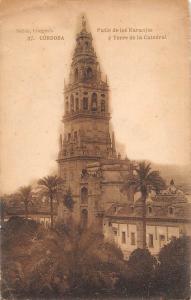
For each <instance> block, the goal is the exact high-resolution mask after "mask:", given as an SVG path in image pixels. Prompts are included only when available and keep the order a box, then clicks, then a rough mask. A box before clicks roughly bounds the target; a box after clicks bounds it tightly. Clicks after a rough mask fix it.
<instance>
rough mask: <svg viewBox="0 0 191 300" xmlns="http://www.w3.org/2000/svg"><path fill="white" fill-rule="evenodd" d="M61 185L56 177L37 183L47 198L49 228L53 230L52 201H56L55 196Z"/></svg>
mask: <svg viewBox="0 0 191 300" xmlns="http://www.w3.org/2000/svg"><path fill="white" fill-rule="evenodd" d="M62 183H63V180H62V178H60V177H58V176H56V175H55V176H47V177H44V178H42V179H40V180H39V181H38V185H39V186H40V189H41V192H42V194H43V195H45V196H47V197H48V198H49V202H50V224H51V228H53V223H54V207H53V200H54V199H56V195H57V194H58V193H59V192H60V190H59V188H60V186H61V184H62Z"/></svg>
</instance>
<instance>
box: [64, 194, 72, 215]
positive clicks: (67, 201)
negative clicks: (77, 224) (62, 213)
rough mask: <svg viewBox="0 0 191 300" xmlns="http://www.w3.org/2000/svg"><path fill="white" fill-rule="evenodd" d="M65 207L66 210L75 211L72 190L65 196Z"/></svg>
mask: <svg viewBox="0 0 191 300" xmlns="http://www.w3.org/2000/svg"><path fill="white" fill-rule="evenodd" d="M64 205H65V207H66V208H68V209H69V210H70V211H72V210H73V207H74V200H73V197H72V192H71V190H70V189H68V190H67V192H66V194H65V195H64Z"/></svg>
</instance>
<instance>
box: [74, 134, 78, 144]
mask: <svg viewBox="0 0 191 300" xmlns="http://www.w3.org/2000/svg"><path fill="white" fill-rule="evenodd" d="M77 140H78V133H77V131H74V141H75V142H77Z"/></svg>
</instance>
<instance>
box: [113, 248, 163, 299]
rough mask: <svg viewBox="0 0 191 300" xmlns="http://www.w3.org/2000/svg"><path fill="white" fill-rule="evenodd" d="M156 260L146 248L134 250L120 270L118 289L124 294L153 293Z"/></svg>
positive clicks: (145, 294)
mask: <svg viewBox="0 0 191 300" xmlns="http://www.w3.org/2000/svg"><path fill="white" fill-rule="evenodd" d="M156 265H157V260H156V259H155V258H154V257H153V256H152V255H151V254H150V252H149V251H148V250H147V249H139V248H138V249H136V250H134V251H133V252H132V253H131V255H130V257H129V260H128V262H127V264H126V269H125V272H121V274H120V281H119V283H118V289H119V290H121V292H122V293H123V294H125V295H132V296H139V297H142V296H149V295H151V294H152V293H153V286H154V274H155V269H156Z"/></svg>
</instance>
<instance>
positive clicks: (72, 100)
mask: <svg viewBox="0 0 191 300" xmlns="http://www.w3.org/2000/svg"><path fill="white" fill-rule="evenodd" d="M70 111H71V112H73V111H74V96H73V95H71V96H70Z"/></svg>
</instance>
